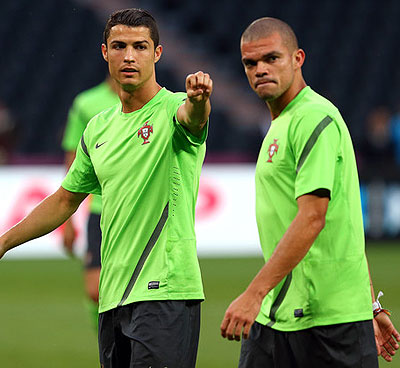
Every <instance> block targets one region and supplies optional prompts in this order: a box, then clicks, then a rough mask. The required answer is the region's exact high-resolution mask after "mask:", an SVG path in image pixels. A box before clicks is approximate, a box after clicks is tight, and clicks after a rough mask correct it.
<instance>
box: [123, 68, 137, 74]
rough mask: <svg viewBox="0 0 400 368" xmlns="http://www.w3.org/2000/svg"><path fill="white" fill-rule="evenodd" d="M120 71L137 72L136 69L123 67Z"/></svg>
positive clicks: (126, 72)
mask: <svg viewBox="0 0 400 368" xmlns="http://www.w3.org/2000/svg"><path fill="white" fill-rule="evenodd" d="M121 71H122V73H124V74H133V73H137V69H135V68H123V69H121Z"/></svg>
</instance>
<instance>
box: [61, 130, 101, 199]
mask: <svg viewBox="0 0 400 368" xmlns="http://www.w3.org/2000/svg"><path fill="white" fill-rule="evenodd" d="M84 139H85V138H84V135H82V138H81V141H80V143H79V145H78V147H77V150H76V157H75V160H74V162H73V163H72V165H71V167H70V169H69V170H68V173H67V175H66V177H65V178H64V180H63V182H62V184H61V186H62V187H63V188H64V189H66V190H69V191H70V192H78V193H93V194H101V186H100V183H99V181H98V179H97V176H96V173H95V171H94V168H93V165H92V161H91V160H90V156H89V153H88V150H87V148H86V144H85V140H84Z"/></svg>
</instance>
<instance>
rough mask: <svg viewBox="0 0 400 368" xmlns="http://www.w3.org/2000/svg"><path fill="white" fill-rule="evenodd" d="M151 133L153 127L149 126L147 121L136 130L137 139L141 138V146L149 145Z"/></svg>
mask: <svg viewBox="0 0 400 368" xmlns="http://www.w3.org/2000/svg"><path fill="white" fill-rule="evenodd" d="M151 133H153V125H149V121H146V122H145V123H144V124H143V126H142V127H141V128H140V129H139V130H138V133H137V135H138V137H142V139H143V143H142V145H143V144H147V143H150V141H149V138H150V134H151Z"/></svg>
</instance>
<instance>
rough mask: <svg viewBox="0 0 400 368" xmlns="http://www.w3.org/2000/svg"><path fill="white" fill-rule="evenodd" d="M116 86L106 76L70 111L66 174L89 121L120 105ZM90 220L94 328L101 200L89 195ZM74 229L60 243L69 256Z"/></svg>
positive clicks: (88, 278)
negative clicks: (62, 243)
mask: <svg viewBox="0 0 400 368" xmlns="http://www.w3.org/2000/svg"><path fill="white" fill-rule="evenodd" d="M117 91H118V89H117V84H116V82H115V80H114V79H112V78H111V77H110V76H109V75H108V76H107V78H106V80H105V81H103V82H102V83H100V84H99V85H97V86H95V87H93V88H90V89H88V90H86V91H83V92H81V93H79V94H78V95H77V96H76V97H75V99H74V101H73V103H72V106H71V108H70V110H69V113H68V120H67V124H66V127H65V132H64V137H63V140H62V148H63V149H64V151H65V165H66V168H67V170H68V169H69V168H70V166H71V165H72V163H73V161H74V159H75V156H76V147H77V146H78V144H79V143H80V140H81V137H82V134H83V132H84V130H85V128H86V126H87V124H88V122H89V120H90V119H91V118H93V117H94V116H95V115H97V114H98V113H100V112H101V111H103V110H105V109H107V108H109V107H111V106H114V105H116V104H117V103H119V97H118V94H117ZM89 211H90V213H89V218H88V221H87V227H86V252H85V257H84V267H85V289H86V294H87V296H88V297H89V299H90V300H89V301H88V306H89V310H90V314H91V316H92V317H93V321H94V323H95V325H96V326H97V319H98V309H99V306H98V301H99V276H100V269H101V267H100V266H101V262H100V245H101V230H100V214H101V196H100V195H91V196H90V203H89ZM75 234H76V232H75V227H74V224H73V222H72V217H71V218H69V219H68V220H67V221H66V222H65V224H64V233H63V242H64V247H65V249H66V250H67V251H68V252H69V253H73V246H74V241H75Z"/></svg>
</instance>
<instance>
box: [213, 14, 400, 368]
mask: <svg viewBox="0 0 400 368" xmlns="http://www.w3.org/2000/svg"><path fill="white" fill-rule="evenodd" d="M241 53H242V62H243V65H244V69H245V72H246V75H247V78H248V81H249V84H250V86H251V87H252V88H253V90H254V91H255V92H256V93H257V95H258V96H259V97H260V98H261V99H262V100H264V101H265V102H266V104H267V106H268V107H269V109H270V112H271V117H272V123H271V127H270V129H269V131H268V133H267V135H266V137H265V139H264V142H263V145H262V147H261V150H260V154H259V158H258V162H257V167H256V219H257V225H258V230H259V236H260V242H261V247H262V251H263V254H264V258H265V261H266V264H265V265H264V267H263V268H262V269H261V270H260V272H259V273H258V274H257V276H256V277H255V278H254V280H253V281H252V282H251V283H250V285H249V286H248V288H247V289H246V291H245V292H244V293H243V294H242V295H240V296H239V297H238V298H237V299H236V300H235V301H233V302H232V304H231V305H230V306H229V308H228V309H227V311H226V313H225V317H224V319H223V321H222V324H221V333H222V336H223V337H227V338H228V339H230V340H233V339H235V340H240V335H241V334H242V335H243V337H244V339H243V340H242V349H241V357H240V363H239V367H241V368H243V367H285V368H288V367H359V366H360V362H363V364H362V366H363V367H377V366H378V361H377V350H376V347H377V348H378V351H379V353H381V354H382V356H383V357H384V358H385V359H386V360H391V355H393V354H394V353H395V350H396V349H398V348H399V345H398V343H397V341H400V335H399V334H398V332H397V331H396V330H395V329H394V327H393V325H392V324H391V322H390V319H389V318H388V316H387V315H386V313H385V312H386V310H383V309H382V308H376V310H375V313H374V314H375V315H376V316H375V319H374V324H375V334H376V337H377V344H376V345H375V342H374V328H373V323H372V318H373V313H372V312H373V308H372V301H373V300H372V298H373V290H372V286H371V287H370V279H369V274H368V265H367V261H366V257H365V250H364V233H363V224H362V214H361V203H360V194H359V183H358V175H357V168H356V161H355V157H354V151H353V147H352V142H351V138H350V134H349V132H348V129H347V127H346V124H345V123H344V121H343V119H342V117H341V115H340V113H339V111H338V110H337V108H336V107H335V106H334V105H333V104H332V103H330V102H329V101H328V100H326V99H325V98H323V97H322V96H320V95H318V94H317V93H316V92H314V91H313V90H312V89H311V88H310V87H308V86H307V85H306V83H305V81H304V79H303V76H302V72H301V67H302V65H303V62H304V58H305V54H304V51H303V50H301V49H299V47H298V44H297V39H296V36H295V34H294V32H293V30H292V29H291V28H290V27H289V26H288V25H287V24H286V23H284V22H282V21H280V20H278V19H274V18H261V19H258V20H256V21H255V22H253V23H252V24H251V25H250V26H249V27H248V28H247V29H246V31H245V32H244V33H243V35H242V38H241ZM371 295H372V298H371ZM396 340H397V341H396Z"/></svg>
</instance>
